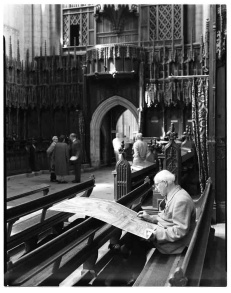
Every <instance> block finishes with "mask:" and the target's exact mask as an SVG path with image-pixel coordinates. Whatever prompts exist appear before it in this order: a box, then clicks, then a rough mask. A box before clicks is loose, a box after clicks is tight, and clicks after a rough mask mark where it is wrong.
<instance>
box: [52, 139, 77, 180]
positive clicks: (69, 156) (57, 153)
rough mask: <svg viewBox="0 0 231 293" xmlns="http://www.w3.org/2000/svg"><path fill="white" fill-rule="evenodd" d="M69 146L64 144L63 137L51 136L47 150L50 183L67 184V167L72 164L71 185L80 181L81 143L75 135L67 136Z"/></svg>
mask: <svg viewBox="0 0 231 293" xmlns="http://www.w3.org/2000/svg"><path fill="white" fill-rule="evenodd" d="M69 140H70V145H68V144H67V143H66V142H65V136H64V135H60V136H59V137H57V136H53V138H52V143H51V145H50V146H49V148H48V149H47V156H48V159H49V168H50V181H51V182H58V183H67V180H66V176H67V175H68V174H69V165H70V164H73V166H74V172H75V179H74V180H73V181H72V182H73V183H79V182H80V180H81V143H80V140H79V139H78V138H77V136H76V134H75V133H71V134H70V136H69Z"/></svg>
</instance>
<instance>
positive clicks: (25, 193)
mask: <svg viewBox="0 0 231 293" xmlns="http://www.w3.org/2000/svg"><path fill="white" fill-rule="evenodd" d="M49 189H50V185H48V184H38V185H34V186H31V187H28V188H27V189H25V190H23V191H22V192H20V193H19V194H17V195H13V196H10V197H8V198H7V199H6V202H10V201H12V200H15V199H19V198H22V197H26V196H28V195H32V194H35V193H39V192H41V191H42V192H43V195H47V194H48V192H49Z"/></svg>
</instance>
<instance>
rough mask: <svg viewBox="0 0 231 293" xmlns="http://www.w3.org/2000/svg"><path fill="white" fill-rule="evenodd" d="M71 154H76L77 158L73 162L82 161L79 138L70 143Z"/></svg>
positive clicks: (78, 162) (79, 162)
mask: <svg viewBox="0 0 231 293" xmlns="http://www.w3.org/2000/svg"><path fill="white" fill-rule="evenodd" d="M71 156H76V157H77V160H75V161H73V163H74V164H81V161H82V150H81V143H80V140H79V139H76V140H75V141H74V142H73V143H72V144H71Z"/></svg>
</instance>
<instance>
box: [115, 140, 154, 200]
mask: <svg viewBox="0 0 231 293" xmlns="http://www.w3.org/2000/svg"><path fill="white" fill-rule="evenodd" d="M125 152H126V151H125V149H124V148H123V144H122V147H121V149H120V155H121V157H120V160H119V161H118V162H117V164H116V169H115V171H113V172H112V174H113V176H114V199H115V200H118V199H120V198H121V197H123V196H124V195H125V194H127V193H128V192H130V191H131V190H133V189H135V188H137V187H138V186H139V185H141V184H142V183H143V182H144V179H145V178H146V177H147V176H148V177H149V179H150V180H151V182H152V181H153V176H154V175H155V174H156V172H157V168H156V164H154V163H150V162H147V163H145V164H144V165H143V167H134V166H131V165H130V163H129V162H128V161H127V160H126V153H125Z"/></svg>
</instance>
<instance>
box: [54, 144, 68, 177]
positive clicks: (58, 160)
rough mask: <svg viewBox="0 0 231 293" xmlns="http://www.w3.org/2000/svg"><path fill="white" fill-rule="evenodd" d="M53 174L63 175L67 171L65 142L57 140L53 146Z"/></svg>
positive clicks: (66, 147)
mask: <svg viewBox="0 0 231 293" xmlns="http://www.w3.org/2000/svg"><path fill="white" fill-rule="evenodd" d="M54 162H55V174H56V175H58V176H65V175H68V173H69V151H68V146H67V144H66V143H65V142H57V143H56V145H55V148H54Z"/></svg>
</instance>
